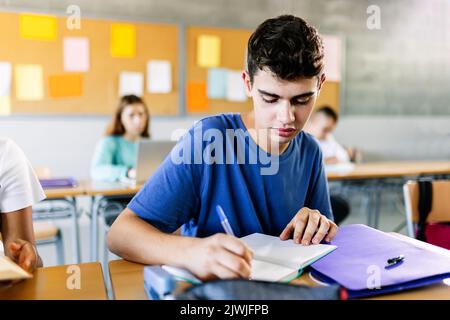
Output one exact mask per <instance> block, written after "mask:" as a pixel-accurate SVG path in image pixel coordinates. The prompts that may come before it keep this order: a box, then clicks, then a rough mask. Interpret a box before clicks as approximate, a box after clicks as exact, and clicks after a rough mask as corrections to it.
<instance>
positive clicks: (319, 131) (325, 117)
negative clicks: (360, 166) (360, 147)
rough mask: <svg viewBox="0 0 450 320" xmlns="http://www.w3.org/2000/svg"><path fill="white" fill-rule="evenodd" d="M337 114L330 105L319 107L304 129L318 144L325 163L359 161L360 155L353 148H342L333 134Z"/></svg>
mask: <svg viewBox="0 0 450 320" xmlns="http://www.w3.org/2000/svg"><path fill="white" fill-rule="evenodd" d="M338 119H339V118H338V115H337V113H336V111H334V110H333V109H332V108H331V107H330V106H327V105H325V106H322V107H319V108H318V109H317V110H316V111H315V112H314V113H313V114H312V115H311V118H310V119H309V121H308V123H307V126H306V128H305V131H306V132H308V133H310V134H312V135H313V136H314V137H315V138H316V139H317V140H318V141H319V144H320V148H321V149H322V153H323V158H324V162H325V164H339V163H349V162H360V160H361V155H360V153H359V152H357V150H355V149H353V148H344V147H343V146H342V145H340V144H339V143H338V142H337V141H336V139H335V138H334V136H333V131H334V130H335V129H336V125H337V123H338Z"/></svg>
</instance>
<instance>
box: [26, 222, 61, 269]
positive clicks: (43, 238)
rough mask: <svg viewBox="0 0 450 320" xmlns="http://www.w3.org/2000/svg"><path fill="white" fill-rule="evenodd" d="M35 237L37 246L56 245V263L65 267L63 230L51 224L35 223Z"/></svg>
mask: <svg viewBox="0 0 450 320" xmlns="http://www.w3.org/2000/svg"><path fill="white" fill-rule="evenodd" d="M33 228H34V236H35V238H36V245H37V246H44V245H55V248H56V262H57V264H58V265H63V264H64V263H65V262H64V261H65V259H64V243H63V238H62V233H61V229H60V228H58V227H56V226H55V225H54V224H52V223H50V222H44V221H39V222H33Z"/></svg>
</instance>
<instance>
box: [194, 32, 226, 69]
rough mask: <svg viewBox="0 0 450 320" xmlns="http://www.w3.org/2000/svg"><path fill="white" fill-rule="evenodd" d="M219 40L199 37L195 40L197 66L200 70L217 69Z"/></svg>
mask: <svg viewBox="0 0 450 320" xmlns="http://www.w3.org/2000/svg"><path fill="white" fill-rule="evenodd" d="M220 43H221V41H220V38H219V37H217V36H210V35H201V36H199V37H198V39H197V64H198V66H199V67H202V68H211V67H218V66H219V65H220Z"/></svg>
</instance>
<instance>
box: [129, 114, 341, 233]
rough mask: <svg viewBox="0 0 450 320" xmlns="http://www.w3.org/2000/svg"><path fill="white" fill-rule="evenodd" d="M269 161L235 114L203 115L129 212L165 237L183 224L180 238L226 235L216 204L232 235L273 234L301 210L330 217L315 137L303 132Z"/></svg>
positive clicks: (150, 181) (133, 203)
mask: <svg viewBox="0 0 450 320" xmlns="http://www.w3.org/2000/svg"><path fill="white" fill-rule="evenodd" d="M233 133H234V136H233V135H232V134H233ZM186 150H188V151H189V152H186ZM243 152H245V154H243ZM270 156H271V155H270V154H268V153H266V152H265V151H264V150H262V149H261V148H259V147H258V145H257V144H256V142H255V141H254V140H253V139H252V138H251V137H249V133H248V131H247V130H246V128H245V126H244V123H243V122H242V119H241V116H240V115H239V114H222V115H217V116H212V117H207V118H204V119H202V120H200V121H199V122H197V123H196V124H195V125H194V126H193V127H192V128H191V129H190V130H189V131H188V132H187V133H186V134H185V135H184V136H183V138H182V139H180V141H179V142H178V143H177V145H176V146H175V147H174V149H173V150H172V152H171V154H170V155H169V156H168V157H167V158H166V159H165V160H164V161H163V163H162V164H161V166H160V167H159V168H158V169H157V171H156V172H155V173H154V174H153V176H151V177H150V178H149V179H148V180H147V182H146V183H145V185H144V187H143V188H142V189H141V190H140V191H139V193H138V194H137V195H136V196H135V197H134V198H133V199H132V201H131V202H130V204H129V205H128V208H129V209H131V210H132V211H133V212H134V213H136V214H137V215H138V216H139V217H141V218H142V219H144V220H145V221H147V222H149V223H151V224H152V225H154V226H155V227H157V228H158V229H159V230H161V231H163V232H173V231H175V230H176V229H178V228H179V227H180V226H183V234H185V235H190V236H196V237H206V236H210V235H212V234H215V233H219V232H222V233H223V232H224V230H223V227H222V225H221V224H220V219H219V217H218V214H217V213H216V205H221V206H222V208H223V210H224V212H225V214H226V215H227V217H228V221H229V223H230V225H231V228H232V229H233V231H234V233H235V235H236V236H237V237H242V236H245V235H248V234H251V233H255V232H259V233H264V234H270V235H274V236H278V235H280V233H281V231H282V230H283V229H284V228H285V227H286V225H287V224H288V223H289V222H290V220H291V219H292V218H293V217H294V215H295V214H296V213H297V212H298V211H299V210H300V209H301V208H303V207H308V208H311V209H317V210H319V211H320V212H321V213H322V214H323V215H325V216H327V217H328V218H329V219H333V215H332V212H331V205H330V197H329V193H328V184H327V179H326V175H325V171H324V166H323V160H322V153H321V151H320V148H319V146H318V144H317V142H316V141H315V139H314V138H313V137H312V136H311V135H309V134H307V133H305V132H303V131H302V132H300V133H299V134H298V135H297V136H296V137H295V138H294V139H293V140H292V141H291V143H289V146H288V148H287V149H286V150H285V151H284V152H283V153H282V154H281V155H280V156H279V157H278V156H277V157H272V158H270ZM180 159H182V160H183V161H180ZM255 159H256V160H255ZM267 159H273V160H272V162H270V161H268V160H267ZM277 160H278V162H277ZM274 168H275V169H277V170H275V169H274ZM264 169H265V170H266V171H264Z"/></svg>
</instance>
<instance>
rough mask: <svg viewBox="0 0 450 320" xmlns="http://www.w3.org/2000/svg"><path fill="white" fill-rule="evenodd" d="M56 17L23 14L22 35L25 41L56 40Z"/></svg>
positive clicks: (21, 17) (21, 22)
mask: <svg viewBox="0 0 450 320" xmlns="http://www.w3.org/2000/svg"><path fill="white" fill-rule="evenodd" d="M56 26H57V20H56V17H52V16H45V15H37V14H21V15H20V35H21V36H22V37H23V38H25V39H33V40H56Z"/></svg>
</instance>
